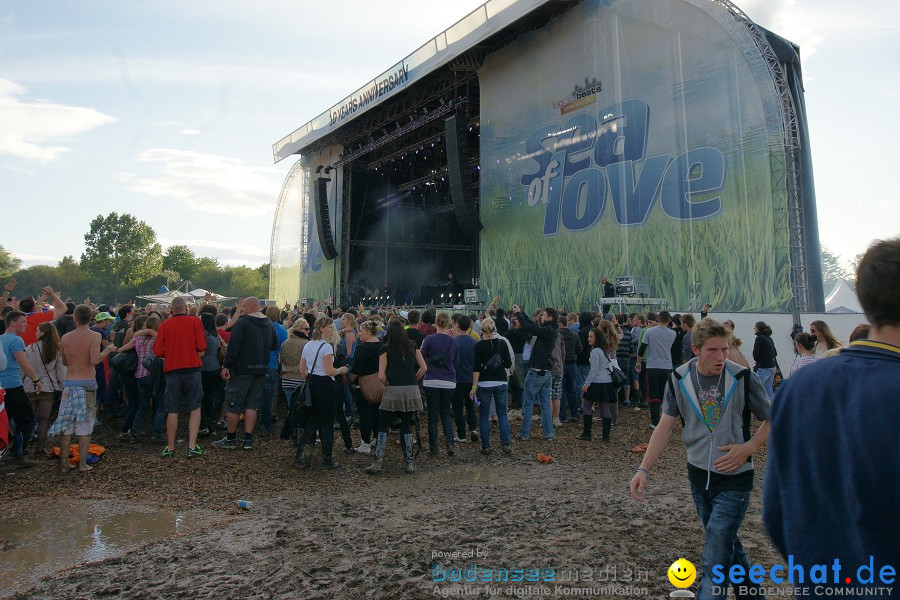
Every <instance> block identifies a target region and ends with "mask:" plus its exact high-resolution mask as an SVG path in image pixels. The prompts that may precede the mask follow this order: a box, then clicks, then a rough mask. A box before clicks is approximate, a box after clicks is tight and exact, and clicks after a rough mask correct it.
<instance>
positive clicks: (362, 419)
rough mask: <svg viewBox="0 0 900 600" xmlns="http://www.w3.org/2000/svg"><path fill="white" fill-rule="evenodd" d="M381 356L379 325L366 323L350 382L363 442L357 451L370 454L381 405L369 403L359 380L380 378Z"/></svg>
mask: <svg viewBox="0 0 900 600" xmlns="http://www.w3.org/2000/svg"><path fill="white" fill-rule="evenodd" d="M380 355H381V340H379V339H378V323H376V322H375V321H365V322H363V323H362V324H361V325H360V326H359V345H358V346H357V348H356V354H355V355H354V358H353V366H351V367H350V382H351V385H352V386H353V395H354V400H355V401H356V412H357V413H358V414H359V436H360V438H362V441H361V442H360V444H359V447H357V448H356V451H357V452H359V453H360V454H369V453H370V452H371V450H372V434H373V433H375V432H377V431H378V418H379V415H378V412H379V410H378V407H379V405H380V404H381V403H380V402H378V403H373V402H369V401H368V400H367V399H366V398H365V397H364V396H363V393H362V389H361V388H360V384H359V378H360V377H366V376H373V375H374V376H376V377H377V376H378V361H379V357H380Z"/></svg>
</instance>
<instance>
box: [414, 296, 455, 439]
mask: <svg viewBox="0 0 900 600" xmlns="http://www.w3.org/2000/svg"><path fill="white" fill-rule="evenodd" d="M435 325H436V327H437V331H436V332H435V333H433V334H431V335H429V336H427V337H426V338H425V340H424V341H423V342H422V350H421V353H422V357H423V358H424V359H425V363H426V364H427V365H428V368H427V370H426V372H425V381H424V382H423V384H422V385H423V387H424V389H425V398H426V399H427V400H428V452H429V453H430V454H431V455H435V454H437V453H438V420H440V422H441V427H442V428H443V430H444V442H445V443H446V444H447V454H448V455H449V456H453V454H454V450H453V443H454V440H455V436H454V435H453V420H452V419H451V417H450V409H451V407H452V406H453V395H454V394H455V393H456V366H455V364H456V355H457V353H458V352H459V348H458V346H457V345H456V340H455V339H454V338H453V336H452V335H450V315H449V314H448V313H446V312H443V311H441V312H439V313H438V314H437V316H436V317H435Z"/></svg>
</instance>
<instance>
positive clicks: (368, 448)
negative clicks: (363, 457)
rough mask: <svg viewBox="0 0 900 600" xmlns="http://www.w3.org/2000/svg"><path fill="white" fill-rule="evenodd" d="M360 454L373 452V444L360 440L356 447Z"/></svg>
mask: <svg viewBox="0 0 900 600" xmlns="http://www.w3.org/2000/svg"><path fill="white" fill-rule="evenodd" d="M354 450H356V451H357V452H359V453H360V454H369V453H371V452H372V444H367V443H365V442H360V444H359V446H358V447H357V448H354Z"/></svg>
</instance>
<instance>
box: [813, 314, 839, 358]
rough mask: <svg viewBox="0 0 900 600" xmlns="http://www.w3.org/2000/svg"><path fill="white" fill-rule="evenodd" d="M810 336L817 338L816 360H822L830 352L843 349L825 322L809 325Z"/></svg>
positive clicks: (815, 322) (814, 322)
mask: <svg viewBox="0 0 900 600" xmlns="http://www.w3.org/2000/svg"><path fill="white" fill-rule="evenodd" d="M809 333H810V335H813V336H815V338H816V358H821V357H822V355H823V354H825V353H826V352H828V351H829V350H834V349H835V348H841V347H843V344H842V343H840V342H839V341H838V339H837V338H836V337H834V334H833V333H831V328H830V327H829V326H828V324H827V323H825V321H813V322H812V323H810V324H809Z"/></svg>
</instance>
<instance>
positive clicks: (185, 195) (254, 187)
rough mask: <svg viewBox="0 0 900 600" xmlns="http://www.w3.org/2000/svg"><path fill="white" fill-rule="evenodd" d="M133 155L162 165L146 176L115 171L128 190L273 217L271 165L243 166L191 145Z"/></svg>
mask: <svg viewBox="0 0 900 600" xmlns="http://www.w3.org/2000/svg"><path fill="white" fill-rule="evenodd" d="M137 160H138V161H139V162H143V163H155V164H158V165H159V166H160V171H159V174H158V175H156V176H150V177H144V176H134V175H131V174H127V173H126V174H119V175H117V178H118V179H119V180H122V181H126V182H128V183H129V187H130V189H131V190H132V191H135V192H140V193H143V194H148V195H150V196H156V197H162V198H173V199H175V200H179V201H182V202H184V203H185V204H186V205H187V207H188V208H190V209H192V210H196V211H200V212H207V213H214V214H221V215H230V216H233V217H234V218H236V219H240V218H247V217H254V218H258V217H265V218H272V217H273V216H274V214H275V212H274V211H275V201H276V199H277V198H278V192H279V189H280V185H281V178H282V177H283V175H282V174H281V172H280V171H279V170H277V169H275V168H273V167H257V166H250V165H245V164H244V163H243V162H241V161H240V160H239V159H236V158H232V157H228V156H218V155H215V154H202V153H200V152H193V151H190V150H175V149H169V148H154V149H151V150H146V151H145V152H143V153H141V154H140V155H139V156H138V158H137Z"/></svg>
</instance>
